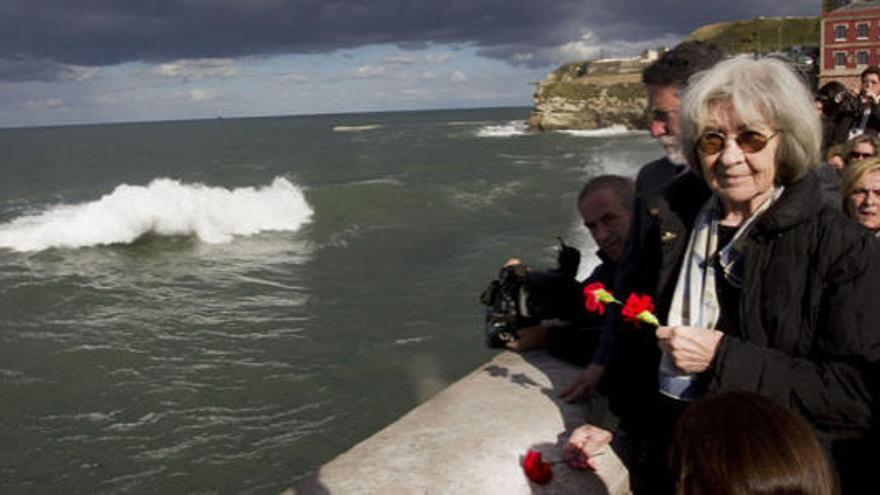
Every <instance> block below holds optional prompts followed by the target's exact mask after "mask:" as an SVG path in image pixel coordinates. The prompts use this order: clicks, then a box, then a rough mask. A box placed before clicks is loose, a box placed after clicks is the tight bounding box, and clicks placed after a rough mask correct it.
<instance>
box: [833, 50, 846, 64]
mask: <svg viewBox="0 0 880 495" xmlns="http://www.w3.org/2000/svg"><path fill="white" fill-rule="evenodd" d="M834 66H835V67H844V66H846V52H834Z"/></svg>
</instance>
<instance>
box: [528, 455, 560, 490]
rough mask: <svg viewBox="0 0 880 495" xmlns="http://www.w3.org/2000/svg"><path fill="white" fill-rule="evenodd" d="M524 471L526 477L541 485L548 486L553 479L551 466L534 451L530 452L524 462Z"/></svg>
mask: <svg viewBox="0 0 880 495" xmlns="http://www.w3.org/2000/svg"><path fill="white" fill-rule="evenodd" d="M523 471H525V473H526V476H528V478H529V479H530V480H532V481H534V482H535V483H537V484H539V485H546V484H547V483H550V480H551V479H553V469H552V468H551V467H550V464H549V463H547V462H546V461H544V459H543V458H542V457H541V453H540V452H536V451H534V450H530V451H528V453H527V454H526V458H525V460H523Z"/></svg>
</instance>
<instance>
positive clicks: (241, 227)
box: [0, 177, 312, 251]
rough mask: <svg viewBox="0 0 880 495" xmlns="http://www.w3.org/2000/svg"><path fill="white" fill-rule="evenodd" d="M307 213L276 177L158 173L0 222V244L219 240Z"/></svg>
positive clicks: (288, 227) (289, 222)
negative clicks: (196, 178)
mask: <svg viewBox="0 0 880 495" xmlns="http://www.w3.org/2000/svg"><path fill="white" fill-rule="evenodd" d="M311 217H312V209H311V207H309V205H308V203H307V202H306V200H305V197H304V196H303V194H302V191H301V190H300V189H299V188H298V187H297V186H295V185H294V184H292V183H291V182H290V181H289V180H287V179H285V178H283V177H276V178H275V179H274V180H273V181H272V183H271V184H270V185H268V186H264V187H260V188H254V187H241V188H236V189H232V190H229V189H225V188H222V187H209V186H206V185H203V184H184V183H182V182H180V181H177V180H172V179H167V178H160V179H154V180H153V181H151V182H150V183H149V184H148V185H147V186H130V185H128V184H122V185H119V186H117V187H116V189H114V190H113V192H112V193H110V194H107V195H105V196H103V197H101V198H100V199H98V200H97V201H93V202H90V203H83V204H76V205H58V206H53V207H51V208H49V209H48V210H46V211H45V212H43V213H40V214H37V215H29V216H23V217H19V218H16V219H14V220H12V221H11V222H8V223H4V224H0V248H9V249H12V250H15V251H40V250H43V249H48V248H79V247H86V246H97V245H107V244H128V243H131V242H134V241H135V240H137V239H138V238H139V237H141V236H143V235H144V234H147V233H154V234H157V235H167V236H177V235H181V236H196V237H198V238H199V239H200V240H202V241H204V242H208V243H225V242H229V241H230V240H232V238H233V236H250V235H254V234H258V233H260V232H265V231H297V230H299V229H300V227H301V226H302V225H303V224H305V223H307V222H308V221H310V220H311Z"/></svg>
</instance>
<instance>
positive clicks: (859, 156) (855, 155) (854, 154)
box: [846, 151, 874, 160]
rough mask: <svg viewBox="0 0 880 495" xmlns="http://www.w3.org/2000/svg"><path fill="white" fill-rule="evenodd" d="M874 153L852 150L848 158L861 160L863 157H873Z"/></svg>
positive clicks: (847, 155)
mask: <svg viewBox="0 0 880 495" xmlns="http://www.w3.org/2000/svg"><path fill="white" fill-rule="evenodd" d="M872 156H874V153H859V152H858V151H850V152H849V153H847V154H846V158H847V159H848V160H861V159H862V158H871V157H872Z"/></svg>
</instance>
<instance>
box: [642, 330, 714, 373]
mask: <svg viewBox="0 0 880 495" xmlns="http://www.w3.org/2000/svg"><path fill="white" fill-rule="evenodd" d="M656 335H657V344H658V345H659V346H660V349H662V350H663V352H665V353H666V354H667V355H668V356H669V357H670V358H671V359H672V362H673V364H675V366H676V367H678V368H679V369H680V370H682V371H684V372H685V373H700V372H702V371H705V370H706V369H708V368H709V365H710V364H711V363H712V359H713V358H714V357H715V352H716V351H717V350H718V344H719V343H720V342H721V337H723V336H724V334H723V333H721V332H719V331H718V330H711V329H708V328H696V327H685V326H681V327H659V328H658V329H657V332H656Z"/></svg>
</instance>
